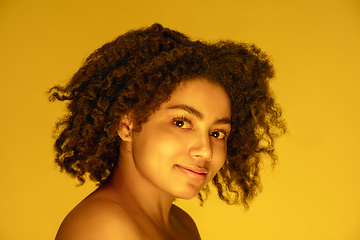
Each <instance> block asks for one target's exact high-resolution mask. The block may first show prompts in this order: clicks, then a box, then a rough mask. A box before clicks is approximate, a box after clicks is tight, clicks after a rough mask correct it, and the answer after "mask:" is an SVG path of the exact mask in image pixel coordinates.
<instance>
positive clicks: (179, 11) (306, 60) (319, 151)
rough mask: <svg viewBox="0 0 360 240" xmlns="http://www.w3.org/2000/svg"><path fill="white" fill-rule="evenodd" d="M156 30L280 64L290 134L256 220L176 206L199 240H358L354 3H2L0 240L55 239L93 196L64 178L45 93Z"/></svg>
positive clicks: (358, 72) (224, 210)
mask: <svg viewBox="0 0 360 240" xmlns="http://www.w3.org/2000/svg"><path fill="white" fill-rule="evenodd" d="M154 22H160V23H162V24H164V25H165V26H168V27H172V28H175V29H177V30H180V31H183V32H185V33H187V34H189V35H190V36H192V37H194V38H200V39H205V40H219V39H233V40H237V41H246V42H251V43H256V44H257V45H258V46H260V47H261V48H262V49H263V50H265V51H266V52H268V53H269V54H270V55H271V56H272V58H273V59H274V64H275V67H276V70H277V77H276V81H275V82H274V83H273V87H274V89H275V92H276V95H277V97H278V100H279V102H280V103H281V104H282V106H283V108H284V110H285V117H286V119H287V122H288V126H289V134H288V135H287V136H285V137H283V138H281V140H280V141H279V143H278V144H277V147H278V153H279V157H280V164H279V166H278V167H277V169H276V170H275V171H270V170H269V169H265V170H264V177H263V180H264V191H263V193H262V194H261V195H260V196H259V197H258V198H256V199H255V201H254V202H253V204H252V205H251V206H250V210H249V211H244V210H243V209H242V208H239V207H232V206H226V205H225V204H223V203H221V202H220V201H219V200H217V199H216V198H215V194H213V197H214V198H211V199H210V201H208V202H207V203H206V204H205V207H199V206H198V202H197V200H191V201H178V204H179V205H180V206H182V207H183V208H185V210H187V211H188V212H189V213H190V214H191V215H192V216H193V218H194V219H195V221H196V222H197V224H198V227H199V229H200V232H201V234H202V237H203V239H205V240H212V239H230V240H232V239H247V240H251V239H256V240H262V239H263V240H271V239H274V240H282V239H284V240H289V239H291V240H297V239H299V240H304V239H307V240H311V239H316V240H319V239H320V240H321V239H324V240H331V239H334V240H335V239H336V240H339V239H345V240H356V239H360V186H359V184H360V162H359V161H360V158H359V143H360V140H359V139H360V127H359V125H360V111H359V103H360V97H359V96H360V94H359V91H360V83H359V82H360V58H359V56H360V2H359V1H358V0H301V1H300V0H294V1H290V0H275V1H270V0H263V1H261V0H252V1H250V0H246V1H242V0H232V1H226V0H222V1H219V0H217V1H212V0H207V1H196V0H183V1H172V0H166V1H165V0H161V1H140V0H132V1H115V0H112V1H109V0H104V1H90V0H87V1H85V0H81V1H80V0H66V1H64V0H63V1H59V0H56V1H45V0H43V1H40V0H39V1H31V0H1V1H0V78H1V87H0V97H1V100H0V112H1V113H0V114H1V118H0V131H1V132H0V134H1V142H0V148H1V149H0V182H1V197H0V239H1V240H3V239H4V240H7V239H16V240H17V239H19V240H20V239H21V240H22V239H34V240H45V239H53V238H54V236H55V233H56V231H57V228H58V226H59V224H60V222H61V221H62V219H63V217H64V216H65V215H66V214H67V213H68V212H69V211H70V210H71V209H72V207H74V206H75V205H76V204H77V203H78V202H79V201H80V200H81V199H82V198H83V197H85V196H86V195H87V194H88V193H89V192H90V191H91V190H92V189H94V186H93V184H91V183H88V184H86V185H85V186H83V187H80V188H77V187H76V186H75V185H76V181H75V180H72V179H70V178H69V177H67V176H66V175H64V174H60V173H59V172H58V169H57V168H56V167H55V165H54V163H53V150H52V142H53V140H52V138H51V134H52V129H53V127H54V123H55V121H56V119H57V118H58V117H59V116H60V115H61V113H62V109H63V107H62V106H61V105H60V104H58V103H48V102H47V99H46V95H45V92H46V90H47V89H48V88H50V87H51V86H53V85H54V84H57V83H60V82H64V81H66V80H67V79H68V78H69V77H70V76H71V75H72V73H73V72H74V71H75V70H76V69H77V68H78V67H79V66H80V64H81V63H82V61H83V60H84V58H85V57H86V56H87V55H88V54H90V53H91V52H92V51H93V50H95V48H97V47H100V46H101V45H102V44H104V43H105V42H107V41H109V40H112V39H113V38H115V37H116V36H118V35H120V34H122V33H124V32H125V31H127V30H130V29H132V28H137V27H141V26H148V25H150V24H152V23H154Z"/></svg>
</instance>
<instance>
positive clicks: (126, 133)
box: [117, 115, 133, 142]
mask: <svg viewBox="0 0 360 240" xmlns="http://www.w3.org/2000/svg"><path fill="white" fill-rule="evenodd" d="M132 130H133V123H132V119H131V118H130V117H129V116H128V115H125V116H124V117H123V118H122V119H121V120H120V124H119V127H118V129H117V132H118V135H119V137H120V138H121V140H123V141H125V142H129V141H131V140H132V136H131V132H132Z"/></svg>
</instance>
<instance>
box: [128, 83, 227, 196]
mask: <svg viewBox="0 0 360 240" xmlns="http://www.w3.org/2000/svg"><path fill="white" fill-rule="evenodd" d="M230 119H231V107H230V100H229V97H228V95H227V93H226V92H225V90H224V89H223V88H222V87H221V86H220V85H218V84H215V83H210V82H208V81H207V80H203V79H195V80H192V81H186V82H183V83H181V84H180V85H179V87H178V88H177V89H176V91H175V92H174V93H173V94H172V95H171V99H170V100H169V101H168V102H165V103H163V104H162V105H161V106H160V109H159V110H158V111H157V112H155V113H154V114H153V115H152V116H151V117H150V118H149V120H148V121H147V122H146V123H145V124H143V125H142V130H141V131H140V132H133V138H132V154H133V159H134V161H135V165H136V169H137V171H138V172H139V173H140V175H141V176H142V177H143V179H144V180H145V181H146V182H147V183H149V184H151V186H155V187H156V188H155V189H159V190H160V191H162V192H164V193H166V194H170V195H171V196H173V197H176V198H183V199H189V198H193V197H195V196H196V195H197V194H198V192H199V191H200V190H201V189H202V188H203V187H204V186H205V185H206V184H207V183H209V181H211V179H212V178H213V177H214V176H215V174H216V173H217V172H218V171H219V169H220V168H221V167H222V166H223V164H224V161H225V158H226V149H227V146H226V141H227V136H228V134H229V133H230V129H231V125H230Z"/></svg>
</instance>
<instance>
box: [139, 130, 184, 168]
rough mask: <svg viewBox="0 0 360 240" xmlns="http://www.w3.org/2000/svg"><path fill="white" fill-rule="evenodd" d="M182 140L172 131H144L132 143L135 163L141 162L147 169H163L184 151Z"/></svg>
mask: <svg viewBox="0 0 360 240" xmlns="http://www.w3.org/2000/svg"><path fill="white" fill-rule="evenodd" d="M183 141H184V139H182V138H181V136H179V135H176V134H174V133H173V132H172V131H167V130H166V129H164V128H163V129H161V131H156V129H155V128H153V129H152V131H144V132H142V133H140V134H139V135H138V136H137V137H135V138H134V141H133V156H134V160H135V162H137V163H138V162H139V161H141V162H142V164H143V165H146V166H147V167H152V168H153V167H156V168H157V169H161V168H164V167H166V166H169V165H171V164H172V163H174V162H175V160H176V157H177V156H179V154H181V153H182V152H183V151H184V144H183Z"/></svg>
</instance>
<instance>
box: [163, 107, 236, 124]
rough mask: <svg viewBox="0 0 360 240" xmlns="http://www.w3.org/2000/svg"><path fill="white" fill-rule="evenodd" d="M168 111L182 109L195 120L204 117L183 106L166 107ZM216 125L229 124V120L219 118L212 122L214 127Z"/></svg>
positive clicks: (194, 110) (191, 108) (196, 111)
mask: <svg viewBox="0 0 360 240" xmlns="http://www.w3.org/2000/svg"><path fill="white" fill-rule="evenodd" d="M168 109H182V110H184V111H186V112H188V113H190V114H191V115H194V116H195V117H197V118H200V119H203V118H204V115H203V114H202V113H201V112H199V111H198V110H196V109H195V108H193V107H190V106H188V105H185V104H180V105H175V106H171V107H168ZM217 124H231V120H230V118H227V117H225V118H221V119H218V120H216V121H215V122H214V125H217Z"/></svg>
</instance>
